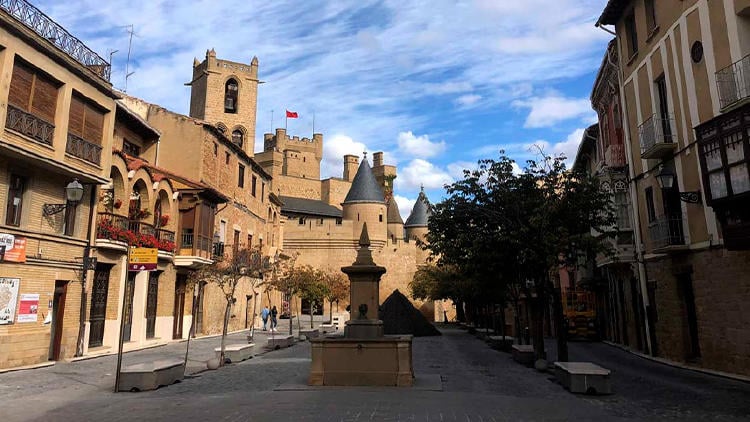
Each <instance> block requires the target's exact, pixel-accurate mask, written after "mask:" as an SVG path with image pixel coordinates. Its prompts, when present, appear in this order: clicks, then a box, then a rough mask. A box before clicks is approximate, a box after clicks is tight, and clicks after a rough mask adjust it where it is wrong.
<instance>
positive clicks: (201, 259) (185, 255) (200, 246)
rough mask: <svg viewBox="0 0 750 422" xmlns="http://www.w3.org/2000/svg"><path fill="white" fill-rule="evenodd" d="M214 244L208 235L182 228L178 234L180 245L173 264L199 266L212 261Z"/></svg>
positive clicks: (189, 266) (190, 266)
mask: <svg viewBox="0 0 750 422" xmlns="http://www.w3.org/2000/svg"><path fill="white" fill-rule="evenodd" d="M213 257H214V246H213V242H212V239H211V238H210V237H208V236H204V235H199V234H195V233H193V232H192V231H187V230H183V231H182V234H181V235H180V245H179V248H178V250H177V256H176V257H175V261H174V262H175V265H177V266H179V267H188V268H199V267H201V266H203V265H208V264H212V263H213V259H212V258H213Z"/></svg>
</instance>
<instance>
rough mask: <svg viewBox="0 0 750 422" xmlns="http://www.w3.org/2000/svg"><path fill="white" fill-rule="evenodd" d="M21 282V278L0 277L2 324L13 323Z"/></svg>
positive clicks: (0, 314) (0, 320)
mask: <svg viewBox="0 0 750 422" xmlns="http://www.w3.org/2000/svg"><path fill="white" fill-rule="evenodd" d="M19 284H21V279H20V278H0V325H4V324H12V323H13V320H14V318H15V315H16V301H17V300H18V285H19Z"/></svg>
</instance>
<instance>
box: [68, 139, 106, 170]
mask: <svg viewBox="0 0 750 422" xmlns="http://www.w3.org/2000/svg"><path fill="white" fill-rule="evenodd" d="M65 152H67V153H68V154H70V155H72V156H74V157H78V158H80V159H82V160H85V161H88V162H89V163H92V164H96V165H97V166H98V165H99V164H100V163H101V159H102V147H101V146H100V145H97V144H94V143H92V142H89V141H87V140H85V139H83V138H80V137H78V136H76V135H73V134H72V133H69V134H68V143H67V144H66V145H65Z"/></svg>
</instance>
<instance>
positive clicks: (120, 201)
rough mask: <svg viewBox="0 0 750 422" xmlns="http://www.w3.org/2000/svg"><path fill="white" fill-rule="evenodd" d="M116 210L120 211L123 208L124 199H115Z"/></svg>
mask: <svg viewBox="0 0 750 422" xmlns="http://www.w3.org/2000/svg"><path fill="white" fill-rule="evenodd" d="M112 205H113V206H114V207H115V209H116V210H119V209H120V207H121V206H122V199H115V202H114V204H112Z"/></svg>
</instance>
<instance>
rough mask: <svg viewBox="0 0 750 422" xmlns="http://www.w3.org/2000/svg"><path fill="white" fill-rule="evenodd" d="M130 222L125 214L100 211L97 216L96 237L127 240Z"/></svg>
mask: <svg viewBox="0 0 750 422" xmlns="http://www.w3.org/2000/svg"><path fill="white" fill-rule="evenodd" d="M128 223H129V222H128V218H127V217H125V216H123V215H117V214H112V213H109V212H100V213H99V214H97V216H96V238H97V239H106V240H117V241H121V242H127V234H126V232H128V231H129V227H128Z"/></svg>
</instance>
